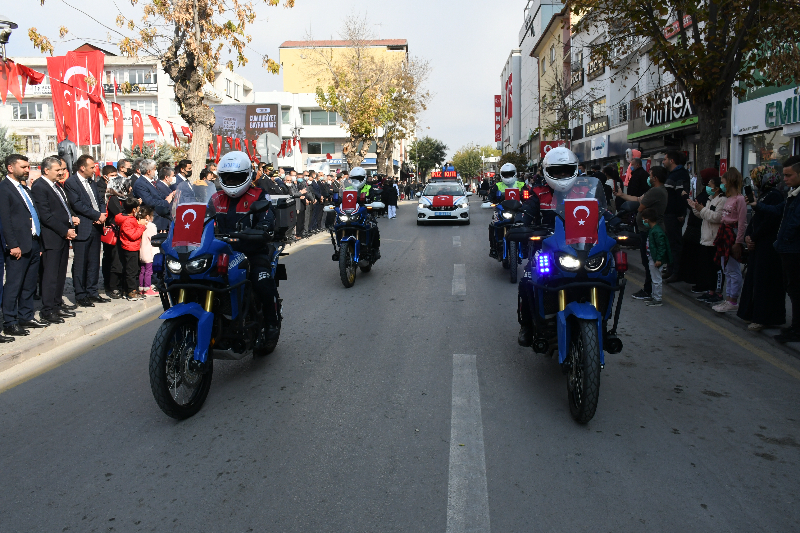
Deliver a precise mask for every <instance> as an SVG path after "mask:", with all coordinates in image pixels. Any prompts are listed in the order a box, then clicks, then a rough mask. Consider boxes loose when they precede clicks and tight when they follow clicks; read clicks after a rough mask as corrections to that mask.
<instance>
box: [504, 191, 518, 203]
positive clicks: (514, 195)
mask: <svg viewBox="0 0 800 533" xmlns="http://www.w3.org/2000/svg"><path fill="white" fill-rule="evenodd" d="M505 199H506V200H517V201H519V189H506V190H505Z"/></svg>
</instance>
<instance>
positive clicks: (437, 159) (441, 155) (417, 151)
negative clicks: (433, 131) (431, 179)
mask: <svg viewBox="0 0 800 533" xmlns="http://www.w3.org/2000/svg"><path fill="white" fill-rule="evenodd" d="M447 150H448V148H447V145H446V144H444V143H443V142H442V141H439V140H437V139H434V138H432V137H427V136H426V137H423V138H422V139H416V140H415V141H414V142H413V143H411V147H409V149H408V158H409V160H410V161H412V162H413V163H414V165H416V167H417V174H418V175H419V177H420V179H422V178H424V177H425V176H427V175H428V172H430V171H431V170H432V169H434V168H436V167H437V166H439V165H441V164H442V163H444V161H445V158H446V156H447Z"/></svg>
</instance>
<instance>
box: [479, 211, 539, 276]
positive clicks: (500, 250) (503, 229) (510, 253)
mask: <svg viewBox="0 0 800 533" xmlns="http://www.w3.org/2000/svg"><path fill="white" fill-rule="evenodd" d="M481 207H482V208H484V209H491V208H494V212H493V213H492V220H491V222H490V223H489V227H490V230H493V231H490V235H492V236H493V238H494V242H490V243H489V244H490V245H491V246H493V250H494V255H492V254H490V255H491V256H492V257H494V258H495V259H497V260H498V261H500V263H501V264H502V265H503V268H505V269H508V277H509V281H510V282H511V283H516V282H517V275H518V274H517V273H518V269H519V265H521V264H522V261H523V259H527V258H528V247H527V246H526V243H527V242H528V240H529V239H530V238H531V237H532V236H533V235H534V233H535V231H536V228H535V226H534V225H533V224H534V222H535V218H538V217H536V216H535V214H534V213H533V212H532V209H531V206H530V205H529V204H527V203H523V202H520V201H519V200H503V201H502V202H500V203H498V204H491V203H489V202H486V203H484V204H482V205H481Z"/></svg>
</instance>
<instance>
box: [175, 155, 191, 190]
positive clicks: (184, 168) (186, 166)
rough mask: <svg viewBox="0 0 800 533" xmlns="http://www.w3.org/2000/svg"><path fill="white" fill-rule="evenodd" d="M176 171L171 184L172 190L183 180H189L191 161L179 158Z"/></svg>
mask: <svg viewBox="0 0 800 533" xmlns="http://www.w3.org/2000/svg"><path fill="white" fill-rule="evenodd" d="M177 170H178V172H177V173H176V174H175V183H173V184H172V190H173V191H174V190H177V188H178V185H180V184H181V183H183V182H184V181H189V178H191V177H192V162H191V161H190V160H188V159H181V160H180V161H179V162H178V166H177Z"/></svg>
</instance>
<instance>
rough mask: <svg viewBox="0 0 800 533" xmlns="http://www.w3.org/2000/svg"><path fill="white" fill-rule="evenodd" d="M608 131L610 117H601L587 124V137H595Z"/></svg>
mask: <svg viewBox="0 0 800 533" xmlns="http://www.w3.org/2000/svg"><path fill="white" fill-rule="evenodd" d="M607 130H608V115H606V116H604V117H599V118H596V119H594V120H593V121H591V122H589V123H588V124H586V136H587V137H589V136H590V135H595V134H597V133H601V132H604V131H607Z"/></svg>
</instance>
